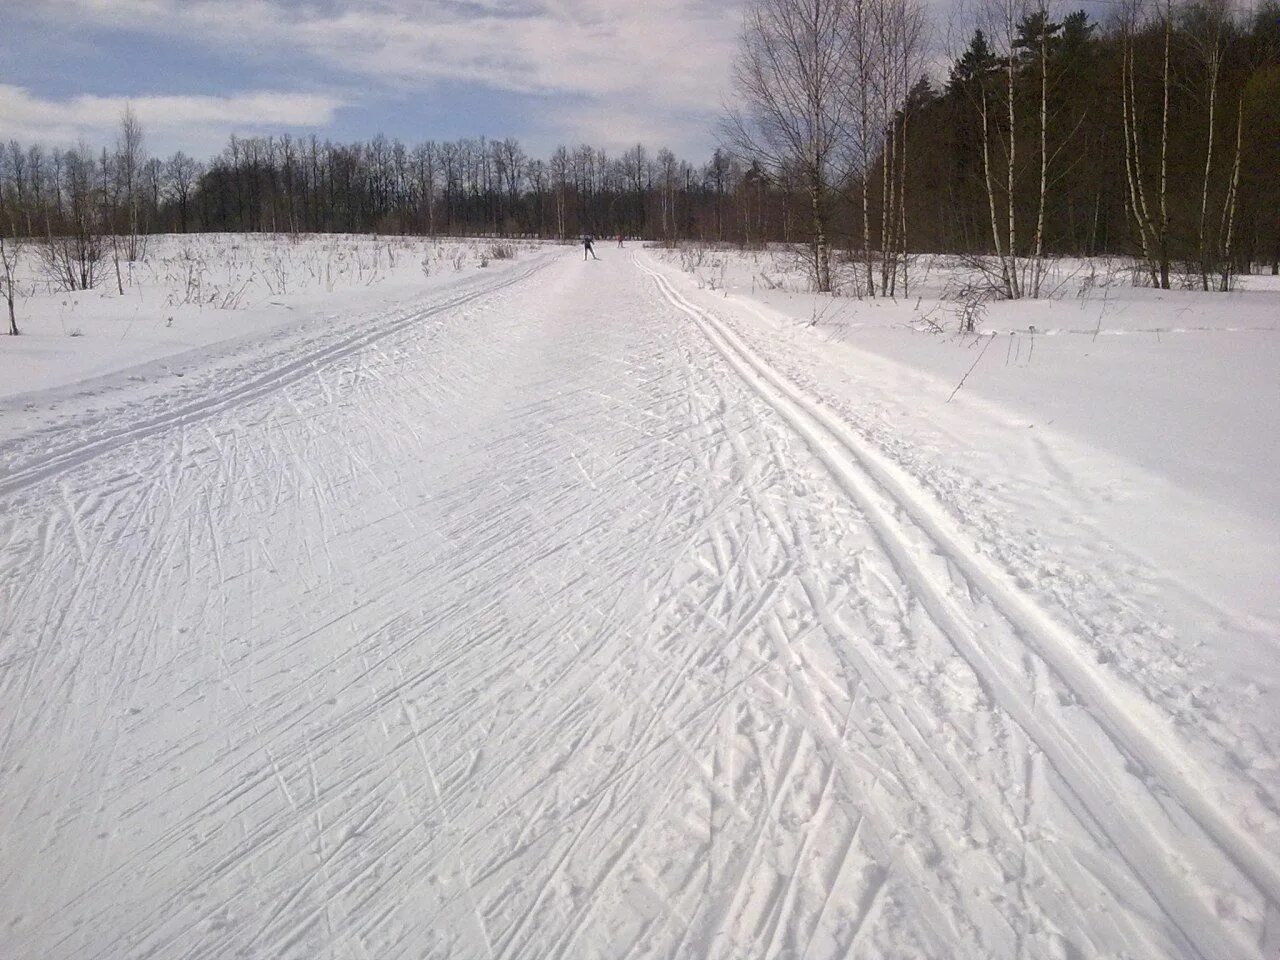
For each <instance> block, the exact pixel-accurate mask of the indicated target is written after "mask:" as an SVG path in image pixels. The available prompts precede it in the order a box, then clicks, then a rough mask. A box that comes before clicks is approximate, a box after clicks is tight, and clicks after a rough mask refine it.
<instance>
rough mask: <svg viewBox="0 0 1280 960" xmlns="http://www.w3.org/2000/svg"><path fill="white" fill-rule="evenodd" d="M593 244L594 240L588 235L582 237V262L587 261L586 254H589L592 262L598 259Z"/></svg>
mask: <svg viewBox="0 0 1280 960" xmlns="http://www.w3.org/2000/svg"><path fill="white" fill-rule="evenodd" d="M595 242H596V238H595V237H593V236H591V235H590V234H584V235H583V237H582V259H583V260H585V259H587V254H591V259H592V260H599V259H600V258H599V257H597V256H596V248H595Z"/></svg>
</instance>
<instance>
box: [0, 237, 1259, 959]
mask: <svg viewBox="0 0 1280 960" xmlns="http://www.w3.org/2000/svg"><path fill="white" fill-rule="evenodd" d="M593 268H595V272H593V273H590V274H589V273H586V272H584V271H588V270H592V269H593ZM601 270H610V271H613V272H612V273H603V274H602V273H600V272H599V271H601ZM588 276H592V277H597V276H601V277H604V278H605V279H604V280H598V279H597V280H593V282H592V286H590V287H588V286H587V285H586V284H587V281H586V279H585V278H586V277H588ZM477 284H478V286H476V287H474V288H471V289H467V290H464V291H462V292H459V293H457V294H455V295H454V296H452V297H450V298H446V299H443V300H441V301H439V302H437V303H435V304H432V305H428V306H426V307H422V308H414V309H413V310H411V311H407V312H405V311H402V312H400V313H398V314H388V315H383V316H382V317H381V318H375V320H374V321H371V326H372V328H371V329H370V328H365V329H361V330H358V331H355V332H352V331H351V330H350V328H346V329H345V330H343V331H341V332H338V333H333V332H330V333H329V334H326V335H324V336H321V337H316V336H309V338H307V337H303V338H302V339H301V340H300V341H299V342H300V343H301V347H300V351H301V352H300V353H298V354H296V355H295V356H293V357H291V358H290V361H289V363H287V364H284V365H282V366H280V367H279V368H278V369H277V370H275V371H270V372H268V373H265V374H264V373H263V371H262V365H261V364H260V363H257V361H253V362H251V363H250V364H249V365H248V366H247V367H246V369H245V370H243V371H242V376H241V378H240V379H238V380H237V379H236V378H235V377H234V376H233V377H231V378H230V379H225V378H224V382H223V384H222V385H223V386H224V387H226V389H225V390H223V391H222V392H220V393H218V394H210V395H209V396H207V397H201V398H198V399H197V400H195V401H191V400H190V395H188V396H187V398H185V399H184V400H182V401H180V402H177V403H176V405H175V406H174V407H173V408H172V409H171V410H168V411H165V412H163V414H160V415H148V416H146V417H143V418H141V421H140V422H137V423H133V424H130V425H129V426H128V427H127V428H124V429H121V428H120V418H119V417H118V416H117V418H116V419H115V420H113V419H112V415H111V412H110V411H108V412H107V413H106V414H103V415H101V416H100V418H99V419H98V420H96V421H95V422H94V423H91V424H88V427H89V429H90V432H89V433H88V434H86V433H85V431H84V429H83V427H84V425H81V427H80V428H77V429H75V430H68V431H67V432H66V435H67V436H68V437H72V438H75V439H73V441H72V442H57V443H54V444H53V445H52V446H51V447H50V450H48V451H46V453H47V454H48V460H47V461H44V462H34V461H32V460H28V461H27V463H26V464H25V465H20V466H18V467H17V469H13V468H12V467H11V469H10V471H9V473H8V474H7V475H5V476H3V477H0V503H4V504H6V506H10V505H11V506H12V507H13V508H14V509H13V510H7V511H4V512H0V601H3V602H4V603H5V609H4V610H3V611H0V701H2V702H4V703H5V704H6V706H5V708H4V712H3V713H2V714H0V724H2V725H3V727H4V730H3V732H2V733H0V813H4V814H6V816H7V817H8V819H9V821H10V822H22V823H24V824H29V826H27V827H25V828H24V830H23V831H22V833H21V834H6V835H5V837H4V839H5V842H6V844H7V845H6V846H5V847H0V849H4V850H5V851H6V857H5V858H4V859H5V860H9V861H10V862H9V863H6V865H5V866H4V867H0V954H3V955H6V956H9V955H13V956H41V957H42V958H43V957H48V958H49V960H61V958H70V957H76V958H102V960H107V958H116V957H126V956H127V957H157V958H158V957H164V956H175V955H185V956H190V957H193V958H194V957H218V958H221V957H230V956H236V955H239V956H249V955H264V956H265V955H270V956H273V957H281V958H295V957H296V958H303V957H308V958H309V957H319V956H330V957H339V956H341V957H363V958H372V957H376V958H378V960H385V958H396V957H409V956H413V957H450V958H455V957H456V958H472V957H475V958H481V957H485V958H491V960H492V958H499V957H501V958H503V960H518V958H531V957H538V958H542V957H546V958H555V960H568V958H569V957H578V956H582V957H605V956H608V957H634V958H640V957H645V958H653V957H658V956H664V957H669V958H673V960H674V958H684V957H691V956H698V957H707V958H715V960H729V958H746V957H778V958H784V957H790V958H796V957H799V958H802V960H803V958H812V960H818V958H820V957H837V956H855V955H856V956H858V957H867V958H871V960H907V958H917V957H944V956H945V957H948V958H951V957H955V958H965V957H967V958H979V957H981V958H987V957H996V956H1000V957H1004V956H1007V957H1019V958H1021V957H1027V958H1036V960H1038V958H1049V957H1055V958H1059V957H1062V956H1072V955H1076V956H1087V955H1091V954H1094V953H1110V954H1112V955H1117V956H1120V955H1128V956H1135V957H1137V956H1143V957H1146V956H1152V957H1155V956H1168V957H1174V956H1177V957H1197V956H1198V957H1203V958H1206V960H1209V958H1213V960H1218V958H1219V957H1221V956H1226V955H1228V954H1226V953H1223V952H1221V951H1224V950H1231V951H1234V952H1233V953H1231V954H1230V955H1231V956H1232V957H1235V956H1239V957H1248V956H1254V955H1257V954H1259V953H1260V949H1261V948H1260V944H1259V943H1258V942H1252V941H1250V940H1248V939H1246V938H1245V935H1244V933H1243V932H1242V931H1244V930H1245V929H1246V928H1245V927H1244V926H1243V925H1242V924H1239V923H1237V924H1235V925H1230V924H1227V923H1225V922H1221V921H1220V919H1219V918H1218V917H1216V916H1215V915H1214V913H1213V911H1212V910H1211V909H1210V908H1209V907H1208V906H1207V904H1206V902H1205V898H1206V896H1207V894H1206V893H1205V892H1204V890H1205V889H1208V888H1204V889H1202V888H1199V887H1197V886H1196V885H1195V883H1194V882H1193V881H1192V879H1191V878H1189V877H1187V876H1185V875H1183V874H1181V873H1179V863H1181V861H1179V862H1178V863H1174V862H1170V863H1169V864H1164V865H1162V864H1161V862H1159V855H1160V854H1161V853H1164V852H1167V851H1166V846H1167V847H1168V850H1172V849H1173V847H1172V846H1171V844H1172V843H1173V842H1174V840H1177V841H1179V842H1181V843H1184V844H1188V845H1191V847H1193V848H1194V851H1196V852H1197V853H1204V854H1205V856H1206V857H1209V858H1210V859H1208V860H1206V861H1205V862H1206V863H1208V864H1209V865H1210V866H1211V868H1212V870H1213V871H1215V872H1214V874H1213V879H1214V881H1215V882H1218V881H1219V880H1223V878H1226V880H1232V879H1233V878H1234V877H1236V876H1237V875H1238V876H1239V877H1240V878H1242V879H1243V880H1244V881H1246V882H1248V883H1251V884H1253V885H1254V887H1255V888H1256V890H1257V891H1258V892H1259V893H1260V894H1261V895H1262V897H1263V899H1264V901H1266V902H1267V904H1268V906H1267V909H1269V910H1271V911H1273V913H1272V916H1273V917H1274V910H1275V893H1276V888H1275V887H1273V886H1271V884H1272V882H1273V881H1274V877H1272V876H1271V875H1270V874H1268V872H1267V871H1268V869H1270V867H1271V866H1272V863H1271V860H1270V857H1271V854H1270V853H1269V852H1268V851H1262V850H1260V851H1254V852H1250V851H1246V850H1241V849H1239V846H1240V843H1241V842H1242V836H1243V835H1242V834H1239V833H1238V832H1236V830H1235V828H1234V827H1233V826H1231V825H1228V827H1224V826H1223V825H1222V823H1220V822H1217V821H1215V816H1216V817H1218V819H1219V820H1220V819H1221V817H1222V816H1223V815H1224V812H1223V811H1222V810H1220V809H1218V808H1216V807H1215V806H1214V803H1213V800H1212V798H1211V797H1209V796H1208V795H1202V794H1199V793H1197V786H1196V783H1195V782H1191V783H1188V782H1186V778H1185V777H1183V776H1182V775H1183V774H1185V773H1188V771H1186V770H1184V769H1183V768H1182V767H1179V766H1178V764H1177V761H1176V759H1174V758H1170V757H1169V756H1167V755H1166V754H1164V753H1162V752H1161V751H1164V750H1167V746H1166V744H1164V743H1161V742H1159V741H1154V744H1153V741H1152V740H1151V738H1153V737H1154V736H1155V734H1154V733H1153V734H1151V735H1150V736H1149V737H1135V736H1134V735H1133V733H1134V732H1133V731H1132V730H1130V729H1128V728H1127V727H1126V726H1125V723H1124V722H1123V721H1124V718H1123V717H1121V718H1120V719H1119V720H1117V718H1116V716H1115V707H1116V704H1117V703H1124V702H1125V701H1122V700H1118V699H1117V698H1118V697H1119V695H1120V693H1119V692H1117V691H1118V690H1119V688H1117V687H1114V686H1111V685H1110V684H1114V683H1115V682H1116V681H1113V680H1112V679H1110V678H1107V677H1105V676H1101V675H1100V674H1099V675H1095V674H1097V671H1095V670H1091V671H1089V672H1088V673H1086V674H1084V675H1083V676H1082V675H1081V671H1080V670H1079V669H1073V662H1072V661H1071V657H1070V652H1071V645H1072V644H1073V643H1074V642H1075V641H1074V639H1073V638H1072V636H1071V635H1070V633H1069V631H1068V630H1067V628H1065V627H1061V626H1058V625H1057V623H1056V622H1055V621H1054V620H1053V617H1052V616H1051V615H1050V613H1049V612H1047V610H1046V609H1045V608H1043V607H1042V606H1040V605H1039V604H1038V603H1037V602H1036V601H1035V600H1034V599H1032V598H1031V597H1030V596H1029V595H1026V594H1024V593H1022V592H1020V591H1019V590H1018V589H1017V588H1016V587H1014V586H1013V585H1012V584H1009V583H1006V582H1005V581H1004V580H1003V579H1002V577H1003V576H1004V575H1003V573H1002V572H1001V571H1000V570H998V569H996V568H994V565H993V562H992V561H989V560H988V559H987V558H986V557H985V556H983V555H982V554H981V553H979V552H975V551H973V550H972V549H971V548H969V547H968V546H965V545H964V544H962V543H961V542H960V539H959V535H958V533H957V532H956V530H955V529H953V528H952V526H949V524H953V523H954V522H955V521H954V519H953V518H948V517H943V516H939V515H936V514H937V513H938V511H937V509H936V507H935V505H933V504H932V502H931V501H930V500H929V497H930V496H931V494H930V493H926V492H921V491H920V490H917V489H915V488H913V487H912V486H911V485H910V482H909V481H908V480H906V479H905V477H904V476H903V475H902V474H900V472H898V471H897V468H896V467H894V466H893V465H892V464H890V463H888V462H886V461H884V460H883V458H882V455H881V454H879V453H877V452H876V449H875V448H873V446H872V443H871V441H869V440H866V439H865V438H862V437H860V436H855V435H854V434H853V433H852V432H851V428H850V427H849V426H848V425H847V424H845V423H843V422H842V421H836V420H835V419H834V417H833V416H832V415H831V414H830V412H829V411H827V410H826V409H825V408H823V407H822V406H820V405H818V404H816V403H815V402H814V401H812V400H810V399H809V398H808V397H807V396H806V395H804V394H803V393H801V392H800V390H799V389H798V388H796V387H794V386H792V385H791V384H790V383H789V382H787V381H785V380H784V379H783V378H782V377H781V375H780V374H778V373H777V372H776V371H775V370H773V369H772V368H770V367H769V366H768V365H767V364H766V363H765V361H763V360H762V359H760V357H759V356H757V355H756V354H755V353H754V352H752V350H751V349H750V348H749V347H748V346H746V344H745V343H743V342H741V340H739V339H738V338H737V336H736V335H735V334H734V333H733V332H732V330H731V329H730V328H729V327H728V326H726V325H725V323H724V322H723V321H721V320H719V319H718V318H717V316H716V315H715V313H714V311H711V310H706V309H703V308H702V307H700V306H697V305H696V304H695V303H694V302H693V301H692V300H690V299H689V298H687V297H685V295H683V294H681V293H680V292H679V291H678V290H677V289H676V288H675V287H674V285H672V283H671V282H670V281H668V280H666V279H665V278H663V277H662V276H661V275H659V274H656V273H655V272H654V271H652V270H650V269H649V268H648V267H646V266H644V265H643V264H642V263H639V262H638V261H633V260H631V259H625V260H624V259H623V258H621V257H620V258H619V259H618V260H617V261H613V262H609V261H604V262H602V263H601V264H599V265H596V264H592V265H590V266H589V267H584V266H582V265H580V264H577V263H576V262H573V258H572V257H571V256H570V257H566V258H564V259H562V260H559V261H553V260H552V257H551V256H550V255H546V256H543V257H540V258H539V259H537V260H536V261H535V262H534V263H532V264H530V265H529V266H528V267H527V268H525V267H522V268H520V269H518V270H517V271H515V272H513V273H511V274H508V275H505V276H503V277H502V278H500V279H499V280H498V281H496V282H493V281H490V280H489V279H488V278H485V279H484V280H483V281H477ZM602 284H603V285H602ZM587 289H589V290H590V291H591V294H590V296H588V297H584V296H583V291H584V290H587ZM428 319H431V321H432V322H431V323H426V322H425V321H426V320H428ZM113 424H114V426H113ZM92 431H97V432H96V433H94V432H92ZM37 439H38V440H39V442H41V443H45V442H47V440H48V438H47V437H41V438H37ZM54 439H55V441H58V440H60V439H61V438H59V437H57V436H55V437H54ZM32 442H33V443H34V442H35V441H32ZM28 446H30V445H29V444H28ZM11 449H23V446H22V444H19V445H18V446H17V447H13V448H11ZM979 637H981V638H982V640H981V642H980V641H979V639H978V638H979ZM104 641H105V642H104ZM1006 648H1007V649H1010V650H1018V651H1020V653H1019V656H1018V657H1016V658H1013V657H1010V656H1007V655H1004V654H1002V651H1003V650H1005V649H1006ZM1075 666H1077V667H1078V666H1079V664H1075ZM1085 666H1087V665H1085ZM1120 692H1122V691H1120ZM1077 703H1078V704H1084V705H1087V707H1088V711H1087V712H1086V711H1085V710H1084V708H1083V707H1081V706H1076V705H1074V704H1077ZM48 704H61V705H62V707H61V710H60V711H59V710H54V709H50V708H49V706H48ZM1081 719H1084V720H1087V721H1088V722H1089V723H1093V724H1095V725H1096V727H1097V730H1098V731H1099V732H1098V734H1097V735H1096V736H1095V735H1094V734H1092V733H1090V735H1089V737H1088V738H1086V739H1080V740H1075V739H1073V736H1074V735H1075V734H1074V731H1075V730H1076V729H1077V728H1076V727H1074V726H1072V724H1074V723H1076V722H1077V721H1079V720H1081ZM1090 729H1091V730H1092V729H1093V728H1090ZM1153 729H1155V728H1153ZM1140 732H1141V731H1140ZM44 743H47V744H48V745H49V747H48V749H49V750H50V751H51V752H54V754H53V755H56V756H60V757H61V759H62V762H61V763H60V764H58V765H56V766H55V765H52V764H51V762H50V761H49V760H47V759H46V758H45V757H44V756H42V753H41V750H40V749H37V744H44ZM1099 750H1101V751H1103V754H1102V755H1099V756H1094V755H1093V753H1092V752H1096V751H1099ZM56 751H61V753H56ZM1090 763H1098V764H1101V768H1100V770H1101V772H1099V773H1097V774H1096V775H1092V774H1090V773H1089V767H1088V764H1090ZM1125 764H1129V765H1130V766H1132V767H1133V768H1134V769H1143V770H1145V771H1146V772H1145V773H1144V774H1143V776H1144V777H1145V780H1139V778H1138V777H1137V776H1136V775H1132V774H1129V775H1126V776H1123V777H1122V776H1121V775H1119V774H1115V773H1114V771H1115V770H1117V769H1120V768H1122V767H1123V766H1124V765H1125ZM1192 773H1194V771H1192ZM1113 788H1117V789H1113ZM1108 791H1110V792H1108ZM1189 818H1194V821H1195V822H1196V823H1198V824H1199V826H1198V827H1195V826H1192V822H1191V820H1190V819H1189ZM1177 825H1185V827H1186V830H1187V832H1186V833H1185V835H1182V836H1179V835H1177V834H1176V832H1175V826H1177ZM73 855H76V856H77V859H78V862H77V864H76V869H74V870H73V869H71V867H70V864H71V862H72V861H71V860H70V859H68V858H69V857H71V856H73ZM1213 858H1217V859H1213ZM37 859H38V860H39V861H40V862H42V863H46V862H47V863H48V864H49V867H48V868H47V869H46V870H45V871H44V872H45V874H47V875H48V877H49V881H48V882H47V883H45V882H42V880H41V878H40V877H37V876H35V875H34V874H31V873H29V872H27V871H24V870H23V869H22V868H21V864H22V863H23V862H28V863H30V862H36V861H37ZM1232 871H1236V873H1232ZM1223 882H1224V883H1225V881H1223ZM1233 882H1234V881H1233ZM19 903H21V904H23V906H22V909H21V911H20V912H22V913H24V914H26V917H25V919H21V920H15V919H14V918H13V916H12V914H14V913H17V912H19V911H18V910H13V909H6V907H11V906H12V905H16V904H19ZM1272 922H1274V921H1272ZM1262 936H1264V937H1265V936H1266V934H1265V933H1264V934H1263V935H1262ZM1215 951H1216V952H1215Z"/></svg>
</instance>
